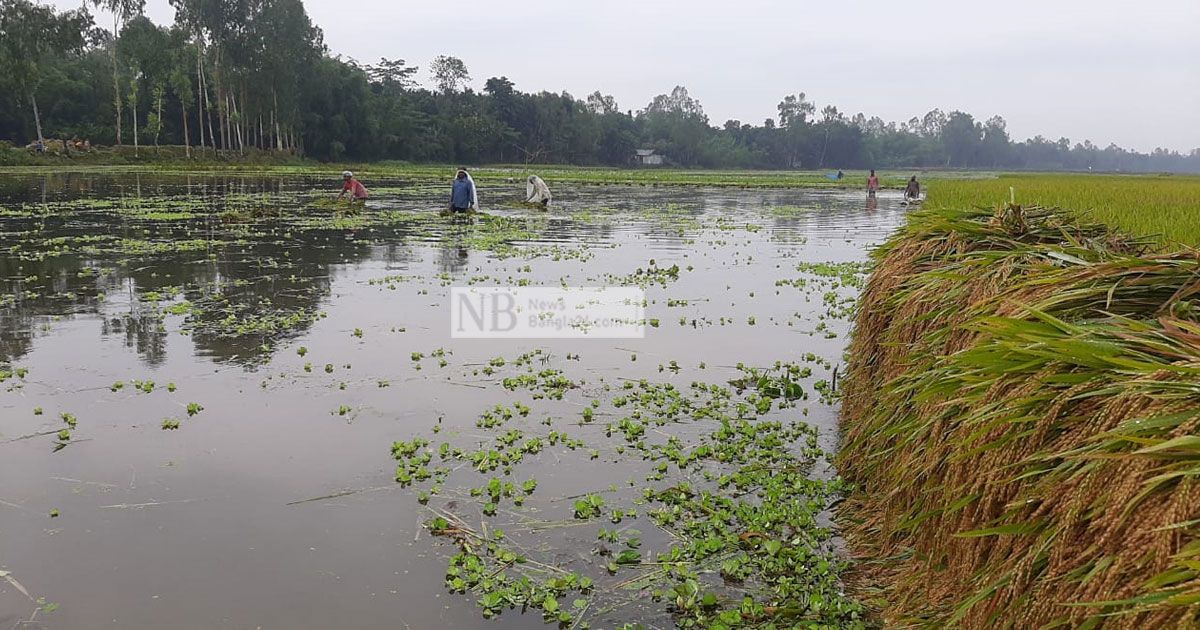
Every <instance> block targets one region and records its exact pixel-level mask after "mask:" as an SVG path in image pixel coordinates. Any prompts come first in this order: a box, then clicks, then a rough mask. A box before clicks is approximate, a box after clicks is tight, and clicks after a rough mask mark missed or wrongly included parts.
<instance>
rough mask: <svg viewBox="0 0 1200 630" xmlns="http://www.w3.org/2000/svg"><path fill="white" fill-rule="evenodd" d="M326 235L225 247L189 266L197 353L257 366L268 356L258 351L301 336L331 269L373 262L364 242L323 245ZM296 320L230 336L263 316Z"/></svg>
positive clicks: (327, 287)
mask: <svg viewBox="0 0 1200 630" xmlns="http://www.w3.org/2000/svg"><path fill="white" fill-rule="evenodd" d="M324 236H325V235H324V234H320V233H316V232H314V233H310V234H304V235H297V237H296V240H294V241H291V242H284V243H280V242H257V243H251V244H249V245H247V246H245V247H244V248H239V249H236V250H231V249H227V250H226V251H225V252H223V253H221V254H220V255H218V257H217V258H216V260H202V261H195V264H194V265H193V266H192V267H193V268H194V272H193V273H192V274H191V276H190V281H189V282H188V287H189V288H188V289H187V290H186V291H185V293H184V295H185V297H186V298H187V299H188V300H189V301H191V302H193V303H194V304H196V305H197V306H199V307H200V310H198V311H196V312H195V313H194V314H193V315H192V316H191V322H190V323H191V326H192V327H193V333H192V339H193V342H194V343H195V346H196V350H197V352H198V353H200V354H203V355H205V356H211V357H214V358H217V359H218V360H236V361H238V362H242V363H248V364H252V363H259V362H261V361H263V360H266V359H268V358H269V356H270V355H269V351H267V352H264V350H263V345H264V344H268V347H273V344H269V343H268V342H275V341H278V340H280V339H290V338H294V337H297V336H299V335H301V334H303V333H304V332H306V331H307V330H308V329H309V328H310V327H311V325H312V323H313V321H314V319H313V317H312V316H315V314H316V312H317V311H318V310H319V306H320V303H321V302H322V301H323V300H324V299H325V298H326V297H327V296H328V295H329V294H330V287H331V285H332V275H331V269H332V268H333V267H334V266H335V265H340V264H346V263H354V262H360V261H362V260H365V259H367V258H369V257H370V256H371V249H372V248H371V246H370V244H369V243H366V242H360V241H348V240H345V239H344V238H342V239H337V238H334V239H329V240H328V241H325V240H323V237H324ZM297 314H307V315H308V316H306V317H300V318H298V319H297V320H296V323H295V324H294V325H292V326H289V327H288V328H287V329H286V330H274V331H269V332H251V333H249V334H245V335H234V334H230V333H231V330H230V328H231V325H232V326H234V327H236V326H237V325H246V326H248V327H250V328H253V327H254V325H255V323H256V322H261V321H263V319H264V318H274V317H278V318H287V317H289V316H296V315H297Z"/></svg>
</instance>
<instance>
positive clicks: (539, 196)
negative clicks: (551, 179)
mask: <svg viewBox="0 0 1200 630" xmlns="http://www.w3.org/2000/svg"><path fill="white" fill-rule="evenodd" d="M525 203H540V204H542V207H543V208H545V207H546V206H548V205H550V187H549V186H547V185H546V182H544V181H542V178H541V177H538V176H537V175H530V176H529V183H527V184H525Z"/></svg>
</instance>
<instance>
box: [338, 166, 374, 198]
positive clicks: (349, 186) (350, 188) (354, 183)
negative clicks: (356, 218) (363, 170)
mask: <svg viewBox="0 0 1200 630" xmlns="http://www.w3.org/2000/svg"><path fill="white" fill-rule="evenodd" d="M342 182H343V184H342V192H341V194H339V195H338V201H341V200H342V198H343V197H345V196H346V193H350V199H351V200H353V201H366V200H367V196H368V193H367V187H366V186H363V185H362V182H360V181H358V180H357V179H354V173H351V172H350V171H343V172H342Z"/></svg>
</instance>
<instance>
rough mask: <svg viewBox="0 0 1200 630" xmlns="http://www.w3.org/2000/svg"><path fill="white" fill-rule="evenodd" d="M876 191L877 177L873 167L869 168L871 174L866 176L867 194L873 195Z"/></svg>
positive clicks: (877, 188) (877, 186) (877, 189)
mask: <svg viewBox="0 0 1200 630" xmlns="http://www.w3.org/2000/svg"><path fill="white" fill-rule="evenodd" d="M877 192H879V177H878V176H877V175H875V169H871V175H870V176H868V177H867V196H868V197H874V196H875V193H877Z"/></svg>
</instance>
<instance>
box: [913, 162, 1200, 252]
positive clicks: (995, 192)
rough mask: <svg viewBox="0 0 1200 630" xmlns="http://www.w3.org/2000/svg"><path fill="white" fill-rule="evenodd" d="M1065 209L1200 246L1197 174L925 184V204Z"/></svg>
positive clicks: (1088, 218) (1017, 177)
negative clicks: (1008, 204) (926, 189)
mask: <svg viewBox="0 0 1200 630" xmlns="http://www.w3.org/2000/svg"><path fill="white" fill-rule="evenodd" d="M1010 201H1011V202H1015V203H1017V204H1021V205H1025V206H1032V205H1039V206H1045V207H1059V208H1066V209H1069V210H1070V211H1071V212H1073V213H1075V214H1076V215H1077V216H1079V217H1080V218H1081V219H1082V220H1086V221H1094V222H1098V223H1103V224H1105V225H1110V226H1112V227H1114V228H1117V229H1120V230H1123V231H1125V232H1127V233H1129V234H1138V235H1148V236H1154V237H1156V238H1158V239H1159V240H1160V241H1161V242H1162V244H1163V245H1164V246H1165V247H1168V248H1169V247H1173V246H1177V245H1181V244H1182V245H1190V246H1196V245H1200V177H1188V176H1176V175H1162V176H1142V175H1088V174H1083V173H1071V174H1064V173H1058V174H1045V175H1041V174H1026V175H1001V176H1000V177H998V178H995V179H983V180H962V179H959V180H945V181H937V182H935V183H933V184H931V185H930V186H929V198H928V200H927V202H926V206H927V207H930V208H935V209H936V208H942V209H946V208H971V207H980V206H982V207H987V208H995V207H997V206H999V205H1001V204H1006V203H1009V202H1010Z"/></svg>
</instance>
